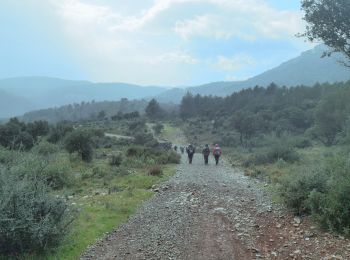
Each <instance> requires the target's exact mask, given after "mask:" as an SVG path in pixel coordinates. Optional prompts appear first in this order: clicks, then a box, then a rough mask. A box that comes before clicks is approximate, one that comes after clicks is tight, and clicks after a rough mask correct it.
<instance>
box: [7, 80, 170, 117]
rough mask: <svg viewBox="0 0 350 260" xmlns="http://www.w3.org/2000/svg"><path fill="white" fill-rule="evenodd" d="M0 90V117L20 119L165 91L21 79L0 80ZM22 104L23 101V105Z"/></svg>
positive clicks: (127, 86)
mask: <svg viewBox="0 0 350 260" xmlns="http://www.w3.org/2000/svg"><path fill="white" fill-rule="evenodd" d="M0 90H1V91H5V92H6V93H7V95H11V98H6V97H5V94H3V95H2V98H1V100H3V99H4V100H6V99H8V100H13V99H14V97H17V98H18V99H20V100H17V101H11V102H6V104H7V105H6V106H5V105H2V106H1V113H0V117H10V116H17V115H21V114H23V113H25V112H28V111H31V110H37V109H43V108H49V107H55V106H62V105H67V104H72V103H80V102H82V101H92V100H95V101H104V100H109V101H118V100H120V99H122V98H128V99H143V98H148V97H152V96H155V95H158V94H160V93H162V92H164V91H165V89H164V88H160V87H141V86H137V85H132V84H125V83H92V82H88V81H72V80H62V79H56V78H46V77H21V78H10V79H3V80H0ZM24 100H26V101H24Z"/></svg>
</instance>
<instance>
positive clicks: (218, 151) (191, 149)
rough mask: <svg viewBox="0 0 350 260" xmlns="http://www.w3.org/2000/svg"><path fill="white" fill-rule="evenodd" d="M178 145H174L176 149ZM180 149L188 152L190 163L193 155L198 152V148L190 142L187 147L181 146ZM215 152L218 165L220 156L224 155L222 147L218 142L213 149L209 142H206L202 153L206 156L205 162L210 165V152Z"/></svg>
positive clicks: (182, 151)
mask: <svg viewBox="0 0 350 260" xmlns="http://www.w3.org/2000/svg"><path fill="white" fill-rule="evenodd" d="M177 149H178V147H177V146H174V150H175V151H177ZM180 151H181V153H182V154H184V153H185V151H186V153H187V156H188V162H189V163H190V164H192V160H193V156H194V154H195V153H196V148H195V147H194V145H192V144H189V145H188V146H187V147H186V148H184V147H182V146H181V147H180ZM211 153H212V154H213V156H214V158H215V164H216V165H218V164H219V159H220V156H221V155H222V149H221V148H220V146H219V145H218V144H216V145H215V146H214V148H213V150H212V151H211V149H210V147H209V144H206V145H205V146H204V148H203V150H202V155H203V158H204V164H205V165H208V164H209V156H210V154H211Z"/></svg>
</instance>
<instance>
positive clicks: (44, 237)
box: [0, 169, 73, 254]
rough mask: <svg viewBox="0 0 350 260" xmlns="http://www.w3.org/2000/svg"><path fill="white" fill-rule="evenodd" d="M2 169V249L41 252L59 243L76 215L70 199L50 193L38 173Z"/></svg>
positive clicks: (0, 240)
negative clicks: (66, 200) (68, 202)
mask: <svg viewBox="0 0 350 260" xmlns="http://www.w3.org/2000/svg"><path fill="white" fill-rule="evenodd" d="M20 176H21V175H19V174H16V172H12V171H11V170H4V169H2V170H1V171H0V253H2V254H19V253H24V252H40V251H43V250H46V249H49V248H52V247H56V246H58V245H59V243H60V242H61V241H62V239H63V238H64V237H65V235H66V234H67V233H68V229H69V227H70V225H69V224H70V223H71V221H72V219H73V217H72V214H71V213H70V211H69V208H68V205H67V203H66V202H65V201H64V200H62V199H59V198H57V197H55V196H53V195H51V194H50V190H49V188H48V186H47V185H46V184H45V182H44V181H42V180H41V179H40V178H39V177H37V178H33V177H32V176H30V177H24V178H22V177H20Z"/></svg>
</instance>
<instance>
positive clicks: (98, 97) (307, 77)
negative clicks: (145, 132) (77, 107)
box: [0, 45, 350, 118]
mask: <svg viewBox="0 0 350 260" xmlns="http://www.w3.org/2000/svg"><path fill="white" fill-rule="evenodd" d="M324 50H325V47H324V46H322V45H320V46H317V47H315V48H314V49H312V50H309V51H306V52H304V53H302V54H301V55H300V56H299V57H297V58H295V59H292V60H289V61H287V62H285V63H283V64H281V65H280V66H278V67H276V68H274V69H271V70H269V71H266V72H264V73H262V74H260V75H258V76H255V77H252V78H250V79H248V80H246V81H237V82H214V83H209V84H205V85H201V86H195V87H189V88H173V89H168V90H167V89H166V88H162V87H153V86H148V87H141V86H137V85H132V84H125V83H92V82H88V81H72V80H62V79H57V78H46V77H22V78H10V79H3V80H0V91H1V92H0V118H1V117H10V116H16V115H22V114H23V113H24V112H28V111H32V110H39V109H43V108H50V107H59V106H62V105H67V104H73V103H80V102H82V101H85V102H87V101H92V100H95V101H118V100H120V99H121V98H128V99H131V100H132V99H149V98H151V97H156V98H157V99H158V100H159V101H160V102H162V103H179V102H180V101H181V99H182V97H183V96H184V95H185V94H186V92H188V91H189V92H191V93H193V94H201V95H216V96H226V95H230V94H232V93H233V92H236V91H239V90H241V89H243V88H249V87H254V86H256V85H259V86H267V85H269V84H270V83H271V82H274V83H276V84H278V85H281V86H282V85H285V86H296V85H313V84H315V83H317V82H319V83H324V82H330V83H333V82H337V81H347V80H350V69H349V68H346V67H344V66H342V65H340V64H339V63H338V62H337V60H339V59H341V58H342V56H341V55H339V54H338V55H335V56H333V57H330V58H321V56H322V54H323V52H324Z"/></svg>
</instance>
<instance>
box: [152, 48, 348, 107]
mask: <svg viewBox="0 0 350 260" xmlns="http://www.w3.org/2000/svg"><path fill="white" fill-rule="evenodd" d="M325 50H326V49H325V46H323V45H319V46H317V47H315V48H314V49H312V50H308V51H306V52H303V53H302V54H301V55H300V56H299V57H297V58H294V59H292V60H289V61H287V62H284V63H282V64H281V65H280V66H278V67H276V68H273V69H271V70H268V71H266V72H264V73H262V74H260V75H257V76H255V77H252V78H250V79H248V80H246V81H237V82H215V83H211V84H206V85H202V86H198V87H190V88H187V89H182V90H181V91H180V90H176V91H175V90H173V89H171V90H168V91H167V92H165V93H162V94H161V95H160V96H158V99H159V101H162V102H175V103H176V102H180V101H181V98H182V96H183V95H184V94H185V93H186V92H191V93H192V94H200V95H215V96H227V95H231V94H232V93H234V92H237V91H239V90H241V89H243V88H249V87H254V86H256V85H258V86H262V87H266V86H268V85H269V84H271V83H272V82H274V83H276V84H277V85H280V86H283V85H284V86H288V87H291V86H297V85H306V86H311V85H314V84H315V83H325V82H329V83H335V82H342V81H348V80H350V69H349V68H346V67H344V66H342V65H340V64H339V63H338V60H342V59H344V57H342V56H341V55H340V54H337V55H334V56H332V57H326V58H321V56H322V54H323V52H324V51H325Z"/></svg>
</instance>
